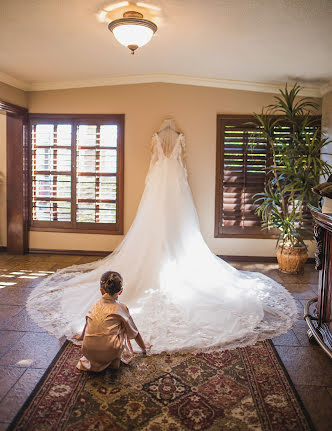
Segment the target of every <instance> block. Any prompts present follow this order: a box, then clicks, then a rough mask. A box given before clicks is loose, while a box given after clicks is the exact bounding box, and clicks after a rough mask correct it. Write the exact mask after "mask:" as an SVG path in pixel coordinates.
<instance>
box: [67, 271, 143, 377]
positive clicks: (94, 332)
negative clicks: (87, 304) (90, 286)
mask: <svg viewBox="0 0 332 431" xmlns="http://www.w3.org/2000/svg"><path fill="white" fill-rule="evenodd" d="M100 292H101V294H102V297H101V298H100V299H99V301H97V302H95V303H94V304H93V305H92V307H91V308H90V310H89V312H88V314H87V316H86V324H85V326H84V329H83V332H82V334H81V335H76V336H75V337H74V338H75V339H77V340H79V339H83V345H82V352H83V355H84V356H82V358H81V359H80V360H79V361H78V364H77V365H76V367H77V368H78V369H79V370H85V371H102V370H104V369H105V368H107V367H108V366H111V368H119V366H120V360H121V359H122V361H123V362H125V363H128V362H129V361H130V360H131V358H132V356H133V353H132V352H133V351H132V348H131V344H130V341H129V339H130V338H134V339H135V341H136V342H137V344H138V345H139V347H140V348H141V349H142V351H143V353H146V347H145V344H144V341H143V339H142V337H141V335H140V334H139V332H138V330H137V328H136V326H135V323H134V321H133V319H132V317H131V316H130V314H129V310H128V308H127V307H126V306H125V305H124V304H121V303H120V302H118V301H117V299H118V296H119V295H121V293H122V277H121V275H120V274H119V273H117V272H115V271H107V272H105V273H104V274H103V275H102V276H101V279H100Z"/></svg>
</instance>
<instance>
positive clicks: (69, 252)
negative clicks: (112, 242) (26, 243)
mask: <svg viewBox="0 0 332 431" xmlns="http://www.w3.org/2000/svg"><path fill="white" fill-rule="evenodd" d="M29 253H30V254H60V255H61V254H63V255H77V256H101V257H104V256H108V255H109V254H111V253H112V251H97V250H59V249H57V250H53V249H43V248H30V249H29Z"/></svg>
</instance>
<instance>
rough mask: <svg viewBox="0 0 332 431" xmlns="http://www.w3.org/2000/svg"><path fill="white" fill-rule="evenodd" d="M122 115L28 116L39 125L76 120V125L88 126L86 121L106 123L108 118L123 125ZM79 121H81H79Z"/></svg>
mask: <svg viewBox="0 0 332 431" xmlns="http://www.w3.org/2000/svg"><path fill="white" fill-rule="evenodd" d="M123 117H124V114H31V113H30V114H29V118H30V119H31V120H33V121H36V120H38V122H40V123H47V121H48V120H52V121H54V122H55V121H56V120H58V121H59V122H63V120H77V122H78V124H88V122H87V121H86V120H98V121H100V122H105V123H106V122H108V121H109V120H110V118H112V121H114V124H118V125H120V124H123ZM80 120H81V121H80Z"/></svg>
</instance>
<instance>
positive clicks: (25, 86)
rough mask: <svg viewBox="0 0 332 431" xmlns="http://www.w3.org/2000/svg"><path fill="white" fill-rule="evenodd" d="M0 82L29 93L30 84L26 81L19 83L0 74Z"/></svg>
mask: <svg viewBox="0 0 332 431" xmlns="http://www.w3.org/2000/svg"><path fill="white" fill-rule="evenodd" d="M0 82H3V83H4V84H7V85H11V86H12V87H15V88H18V89H19V90H23V91H30V88H31V84H30V83H29V82H26V81H21V80H20V79H16V78H14V77H13V76H10V75H7V73H4V72H0Z"/></svg>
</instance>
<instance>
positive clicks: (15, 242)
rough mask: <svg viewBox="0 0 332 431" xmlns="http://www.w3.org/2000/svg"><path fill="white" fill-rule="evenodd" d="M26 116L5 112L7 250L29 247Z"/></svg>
mask: <svg viewBox="0 0 332 431" xmlns="http://www.w3.org/2000/svg"><path fill="white" fill-rule="evenodd" d="M28 151H29V145H28V135H27V116H26V115H23V116H22V115H14V114H10V113H7V252H8V253H11V254H24V253H25V252H26V250H27V249H28V218H29V214H28V207H29V202H28V186H27V182H28V172H29V166H28V162H27V160H28Z"/></svg>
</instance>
